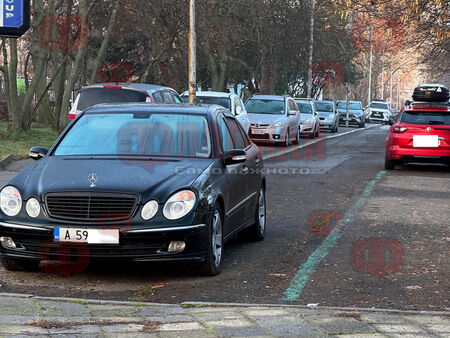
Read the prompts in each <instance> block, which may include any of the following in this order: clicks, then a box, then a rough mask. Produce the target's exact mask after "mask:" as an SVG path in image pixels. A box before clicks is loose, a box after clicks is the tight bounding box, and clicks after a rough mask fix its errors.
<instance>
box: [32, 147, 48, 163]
mask: <svg viewBox="0 0 450 338" xmlns="http://www.w3.org/2000/svg"><path fill="white" fill-rule="evenodd" d="M47 153H48V148H45V147H33V148H31V149H30V153H29V156H30V158H31V159H33V160H35V161H38V160H40V159H41V158H43V157H45V155H47Z"/></svg>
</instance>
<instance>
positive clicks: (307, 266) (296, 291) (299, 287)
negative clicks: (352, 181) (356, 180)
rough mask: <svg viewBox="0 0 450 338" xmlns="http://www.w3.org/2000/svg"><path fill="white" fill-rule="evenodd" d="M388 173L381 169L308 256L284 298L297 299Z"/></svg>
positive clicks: (288, 299)
mask: <svg viewBox="0 0 450 338" xmlns="http://www.w3.org/2000/svg"><path fill="white" fill-rule="evenodd" d="M385 174H386V171H380V172H379V173H378V174H377V176H376V178H375V179H374V180H372V181H370V182H369V183H368V184H367V186H366V188H365V189H364V192H363V194H362V196H361V197H360V198H359V199H358V200H357V202H356V203H355V204H353V205H352V207H351V208H350V210H349V211H347V213H346V214H345V215H344V219H343V221H342V222H341V223H340V224H339V225H338V226H337V227H335V228H334V229H333V230H332V231H331V233H330V234H329V235H328V236H327V237H326V238H325V239H324V240H323V241H322V243H321V244H320V245H319V247H318V248H317V249H316V250H315V251H314V252H313V253H312V254H311V256H309V257H308V259H307V260H306V262H305V263H303V264H302V265H301V266H300V269H299V270H298V272H297V273H296V274H295V276H294V278H293V279H292V280H291V283H290V285H289V287H288V288H287V290H286V291H285V292H284V294H283V300H286V301H290V302H292V301H295V300H297V299H298V298H299V297H300V295H301V294H302V292H303V289H304V288H305V286H306V284H307V283H308V281H309V280H310V279H311V276H312V274H313V273H314V272H316V267H317V265H318V264H319V263H320V262H321V261H322V260H323V259H324V258H325V257H326V256H327V255H328V254H329V252H330V250H331V249H332V248H333V247H334V246H335V245H336V244H337V242H338V240H339V239H340V238H341V237H342V235H343V234H344V232H345V230H346V229H347V228H348V226H349V225H350V223H351V222H352V221H353V219H354V217H355V214H356V213H357V212H358V211H359V209H360V208H361V207H362V206H363V205H364V204H365V203H366V201H367V198H368V197H369V196H370V195H371V194H372V191H373V189H374V187H375V185H376V184H377V182H378V181H379V180H380V179H381V178H382V177H383V176H384V175H385Z"/></svg>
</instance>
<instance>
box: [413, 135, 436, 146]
mask: <svg viewBox="0 0 450 338" xmlns="http://www.w3.org/2000/svg"><path fill="white" fill-rule="evenodd" d="M413 146H414V147H421V148H437V147H439V136H438V135H414V136H413Z"/></svg>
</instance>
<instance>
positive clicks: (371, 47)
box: [367, 25, 373, 105]
mask: <svg viewBox="0 0 450 338" xmlns="http://www.w3.org/2000/svg"><path fill="white" fill-rule="evenodd" d="M369 42H370V56H369V90H368V91H367V101H368V102H367V104H368V105H370V102H371V101H372V66H373V65H372V63H373V44H372V25H371V26H370V31H369Z"/></svg>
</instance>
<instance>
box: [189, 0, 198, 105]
mask: <svg viewBox="0 0 450 338" xmlns="http://www.w3.org/2000/svg"><path fill="white" fill-rule="evenodd" d="M196 91H197V35H196V32H195V0H190V3H189V102H190V103H195V102H196V100H195V95H196Z"/></svg>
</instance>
